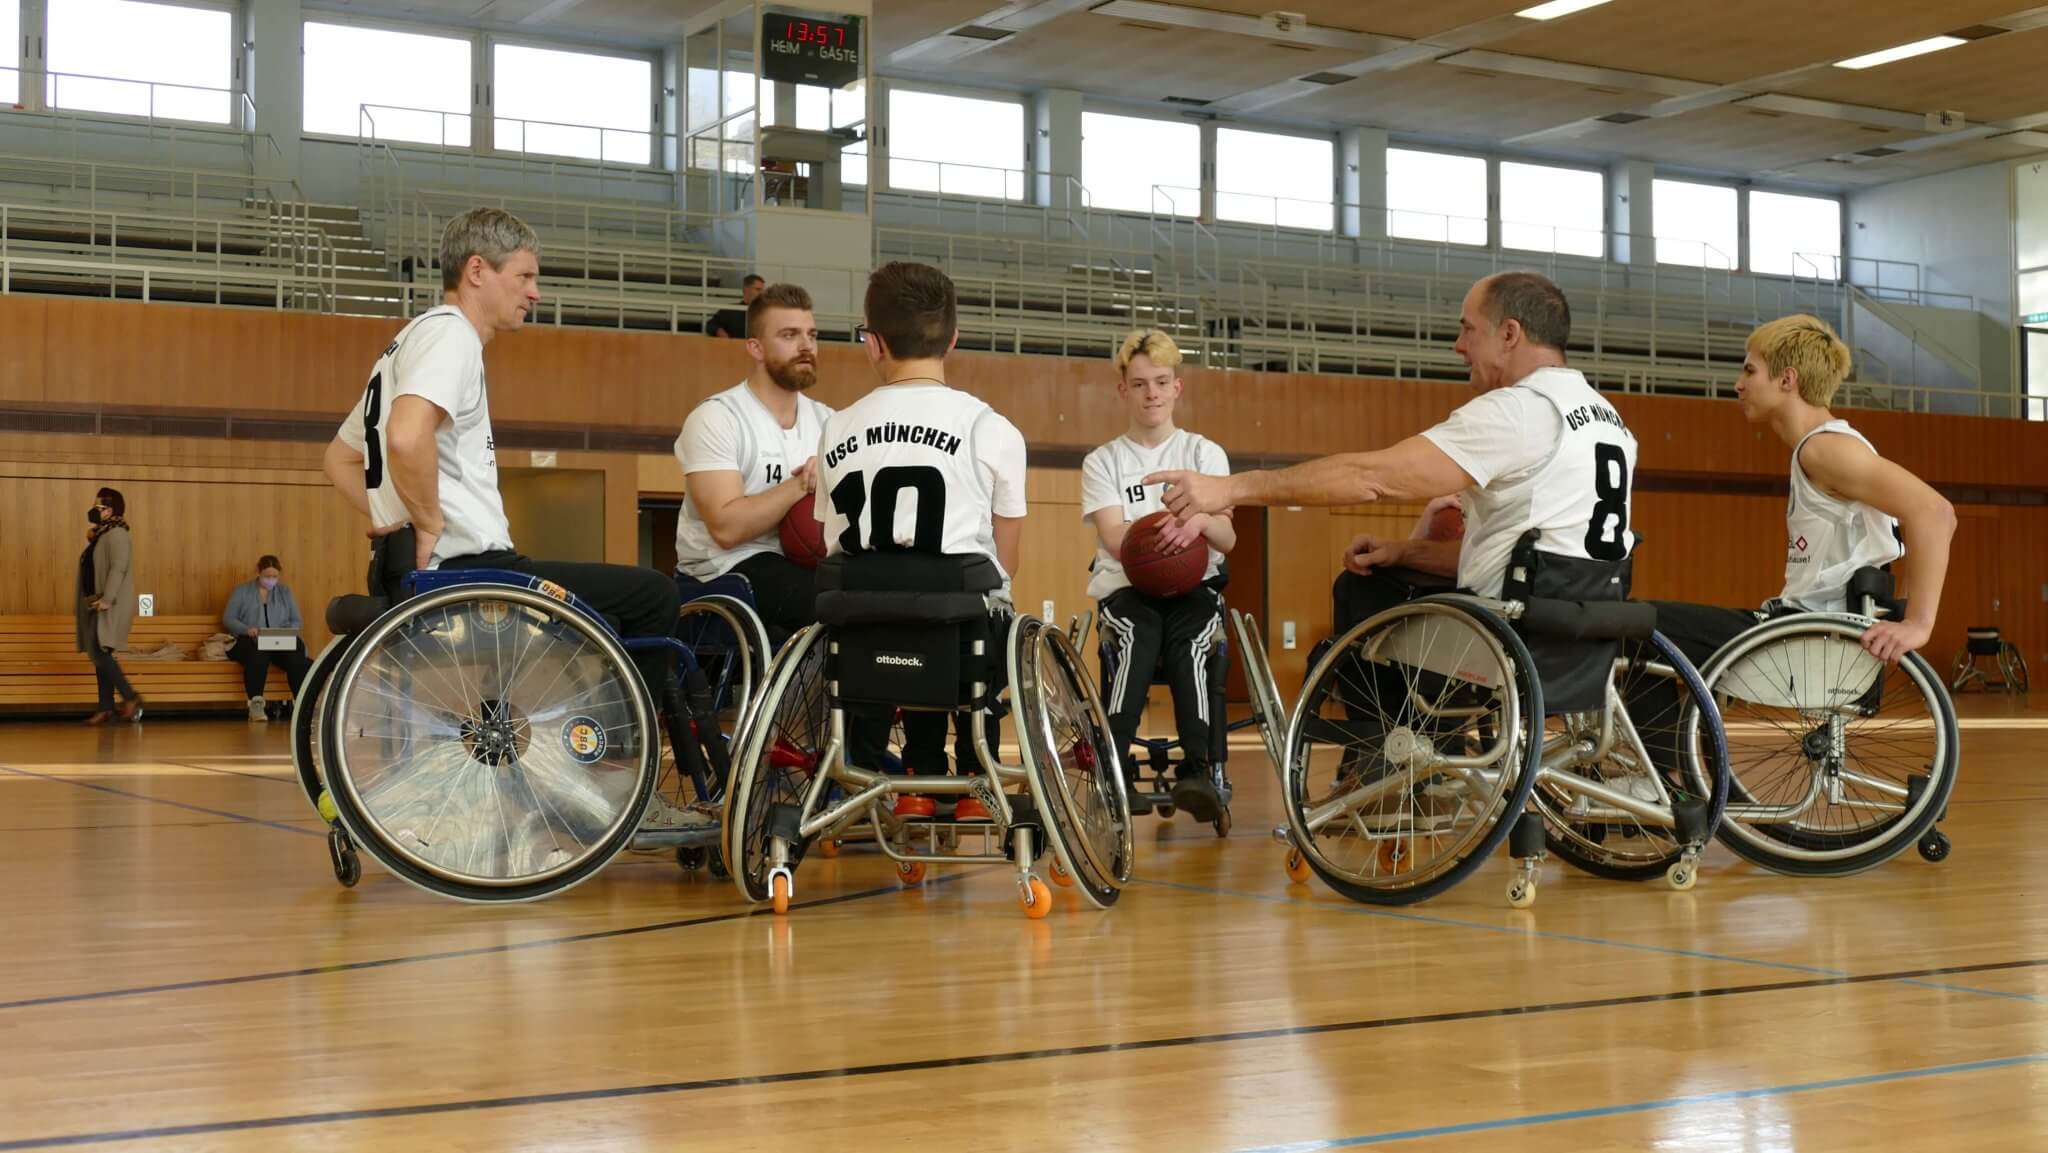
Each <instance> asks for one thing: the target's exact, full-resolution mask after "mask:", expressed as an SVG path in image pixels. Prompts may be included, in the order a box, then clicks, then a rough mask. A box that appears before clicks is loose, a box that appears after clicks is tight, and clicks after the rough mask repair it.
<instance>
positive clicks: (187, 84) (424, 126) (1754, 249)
mask: <svg viewBox="0 0 2048 1153" xmlns="http://www.w3.org/2000/svg"><path fill="white" fill-rule="evenodd" d="M48 13H49V14H48V22H49V23H48V51H47V61H46V62H47V67H48V71H49V75H48V77H47V79H46V85H47V91H46V93H45V100H46V102H47V103H48V104H49V105H50V106H51V107H55V108H69V109H77V110H83V111H93V112H106V113H113V114H116V115H136V116H149V117H152V118H162V119H175V120H194V121H203V122H211V123H218V124H226V123H231V122H233V121H235V120H236V119H237V117H236V115H235V109H234V107H233V79H232V77H233V71H234V69H233V58H234V44H233V40H234V32H233V11H232V8H231V5H230V4H229V3H227V2H226V0H220V2H218V3H216V2H213V0H187V2H184V3H176V4H172V3H157V2H150V0H62V2H61V3H53V4H51V5H49V8H48ZM20 42H21V40H20V4H19V3H17V2H14V0H0V44H4V45H5V46H6V48H5V51H7V52H10V53H18V52H19V48H20ZM476 45H477V42H476V40H475V38H474V37H470V36H463V35H454V34H448V33H441V32H436V31H430V30H417V31H415V30H400V29H397V28H391V27H384V26H376V25H369V24H359V23H333V22H328V21H324V20H320V19H309V20H307V21H306V24H305V40H304V107H303V117H304V129H305V131H307V132H312V133H320V134H329V135H338V136H363V137H374V138H377V139H382V140H390V141H405V142H413V143H424V144H435V145H445V146H450V147H467V146H469V145H470V144H471V143H472V142H473V141H474V140H475V139H476V133H474V132H473V131H472V125H471V116H472V115H473V114H474V113H475V112H476V110H477V108H478V96H479V95H482V96H483V97H484V101H485V103H487V105H488V112H489V115H490V117H491V125H490V129H491V131H490V139H491V142H492V145H493V147H495V148H496V149H499V150H501V151H507V152H530V153H542V154H547V155H555V156H570V157H578V158H584V159H590V160H601V161H605V162H610V163H621V164H636V165H646V164H653V163H656V162H658V161H659V160H660V159H661V157H660V155H659V150H658V149H656V148H655V135H654V133H655V124H656V121H657V119H658V111H657V109H656V107H655V100H656V94H655V86H654V73H655V69H654V60H653V57H652V56H651V55H630V54H603V53H593V52H588V51H572V50H569V49H565V48H554V47H540V46H534V45H526V44H515V43H503V42H499V41H496V40H492V41H489V42H488V45H489V52H488V67H489V77H488V81H486V82H483V83H479V81H478V78H477V77H475V76H474V75H473V73H474V70H475V63H476V61H477V60H478V58H479V53H478V52H477V51H476ZM18 62H19V61H18V59H16V58H14V57H11V56H7V55H0V101H4V102H8V103H11V102H13V101H14V100H15V99H18V97H19V73H18V71H17V70H16V69H15V67H14V65H16V64H18ZM698 71H700V70H698V69H692V70H691V76H690V84H691V88H692V96H693V97H696V96H697V95H698V94H697V92H696V89H697V88H698V87H700V86H701V85H702V84H703V83H705V81H706V78H707V77H708V82H709V83H710V84H711V85H712V86H714V87H716V86H718V85H720V83H721V82H722V85H723V89H724V91H723V93H722V95H720V94H713V95H712V96H711V97H709V99H710V100H711V105H712V106H713V107H718V108H722V110H723V113H724V114H725V115H727V116H734V115H736V114H740V113H748V110H749V109H753V108H757V107H758V108H759V109H760V110H761V111H760V118H761V120H762V122H763V123H764V124H774V123H775V122H776V116H777V109H778V106H783V105H786V106H789V107H785V108H784V109H783V110H784V112H790V111H792V110H793V120H794V126H795V127H798V128H811V129H826V128H840V127H845V126H850V125H856V124H859V123H860V122H861V121H862V120H863V119H864V117H865V93H864V92H863V91H862V90H861V89H860V86H859V85H857V84H856V85H854V86H852V87H850V88H848V89H845V90H840V91H828V90H827V89H824V88H817V87H812V86H806V85H799V86H797V87H796V89H795V92H794V99H793V101H791V100H781V101H779V100H778V99H777V96H778V93H777V91H776V86H775V84H774V82H773V81H768V80H762V81H759V87H758V89H755V88H753V87H752V85H753V84H754V78H753V77H752V76H751V75H750V74H748V73H730V72H729V73H726V74H724V75H723V76H720V75H719V74H718V73H716V72H709V73H707V74H706V77H699V76H698V75H697V72H698ZM1025 113H1026V106H1025V102H1024V99H1023V98H1021V97H1016V96H1005V95H998V94H989V95H966V94H959V93H951V92H936V91H927V90H923V89H920V88H916V87H911V86H892V87H891V88H890V90H889V106H888V123H889V125H890V141H891V148H890V153H889V171H888V183H889V185H890V186H891V187H893V188H896V189H901V190H906V191H927V192H938V193H943V194H947V195H958V196H975V197H986V198H989V199H996V200H1011V201H1021V200H1024V199H1026V198H1027V192H1028V189H1027V184H1028V182H1027V180H1026V178H1025V177H1026V152H1025V142H1026V140H1027V133H1026V130H1025V118H1026V117H1025ZM748 114H749V115H751V113H748ZM691 119H692V120H693V121H695V120H697V119H700V118H699V117H698V116H697V114H696V113H695V112H694V111H693V112H692V113H691ZM1080 153H1081V171H1080V172H1079V173H1073V174H1068V173H1060V174H1057V175H1059V176H1062V177H1064V176H1068V175H1073V176H1076V177H1078V179H1079V181H1080V183H1081V185H1082V186H1083V187H1084V188H1085V189H1086V190H1087V197H1088V203H1089V204H1090V205H1091V206H1092V207H1095V208H1098V209H1108V210H1113V211H1124V212H1137V213H1148V214H1155V215H1161V216H1174V217H1195V216H1198V215H1200V213H1201V211H1202V201H1203V187H1202V185H1203V169H1202V159H1203V158H1202V130H1201V128H1200V126H1198V125H1196V124H1194V123H1190V122H1188V121H1186V120H1176V119H1160V118H1156V117H1146V116H1127V115H1119V114H1115V113H1109V112H1100V111H1085V112H1083V113H1082V116H1081V149H1080ZM1214 160H1215V169H1214V172H1215V176H1214V213H1215V217H1216V219H1217V220H1219V221H1228V222H1235V223H1247V224H1256V225H1267V226H1273V227H1280V228H1297V229H1304V230H1310V231H1322V232H1328V231H1332V230H1333V229H1334V228H1335V226H1336V223H1337V219H1336V213H1337V209H1338V208H1339V207H1355V208H1359V209H1361V210H1363V211H1377V210H1378V209H1379V206H1372V205H1365V206H1342V205H1340V204H1339V203H1338V197H1337V194H1336V193H1337V190H1336V147H1335V142H1334V139H1333V138H1332V137H1330V136H1327V135H1311V134H1302V133H1285V132H1270V131H1254V130H1251V129H1245V128H1236V127H1225V126H1219V127H1218V128H1217V129H1216V130H1215V157H1214ZM867 167H868V165H867V148H866V143H865V141H862V142H860V143H858V144H856V145H854V146H853V147H850V148H848V149H847V151H846V154H845V166H844V169H843V172H842V175H843V178H844V179H845V181H846V182H847V183H849V184H854V185H862V184H866V183H867V181H868V172H867ZM1496 172H1497V178H1498V186H1497V192H1496V189H1495V188H1494V187H1492V186H1491V183H1490V182H1491V181H1492V180H1493V179H1494V175H1495V173H1496ZM1386 190H1387V192H1386V204H1385V206H1384V211H1385V213H1386V228H1387V233H1388V235H1390V236H1394V237H1399V238H1404V239H1415V240H1427V241H1435V242H1438V243H1447V244H1465V245H1474V246H1483V245H1487V244H1489V243H1494V242H1496V238H1497V242H1498V243H1499V244H1500V246H1501V247H1503V248H1508V249H1515V250H1521V251H1532V252H1555V253H1560V254H1565V255H1573V256H1585V257H1599V256H1601V255H1602V254H1604V252H1605V251H1606V247H1607V230H1606V217H1607V205H1606V176H1605V174H1604V173H1602V172H1600V171H1598V170H1596V169H1588V168H1575V167H1567V166H1558V165H1547V164H1535V163H1527V162H1522V161H1510V160H1502V161H1498V162H1497V163H1496V162H1493V161H1489V160H1488V159H1487V158H1485V157H1482V156H1475V155H1461V154H1457V153H1451V152H1437V151H1423V150H1418V149H1412V148H1391V149H1388V150H1387V154H1386ZM1738 195H1739V193H1738V190H1737V189H1736V188H1734V187H1732V186H1729V185H1719V184H1703V183H1694V182H1690V181H1682V180H1668V179H1658V180H1657V181H1656V182H1655V190H1654V199H1655V202H1654V208H1653V212H1652V216H1653V220H1652V222H1651V231H1652V232H1653V233H1654V235H1655V237H1656V240H1657V246H1656V247H1657V255H1658V259H1659V260H1660V261H1662V262H1665V263H1670V264H1685V265H1694V266H1700V267H1706V268H1725V269H1733V268H1736V267H1746V268H1748V269H1749V270H1751V271H1756V272H1765V273H1777V274H1781V275H1802V276H1814V275H1818V276H1822V277H1826V278H1831V279H1832V278H1837V277H1838V276H1839V266H1840V263H1841V259H1840V258H1841V219H1842V216H1841V213H1842V209H1841V202H1840V201H1839V200H1835V199H1831V198H1826V197H1811V196H1793V195H1786V194H1782V193H1775V192H1763V191H1750V192H1749V193H1748V202H1747V203H1748V210H1749V211H1748V237H1747V239H1748V245H1747V247H1748V251H1747V253H1746V254H1745V255H1746V257H1747V259H1746V261H1744V262H1742V263H1740V264H1738V259H1737V258H1738V253H1739V252H1740V250H1741V248H1742V245H1741V243H1740V234H1741V228H1740V225H1739V217H1738ZM1496 196H1497V204H1496ZM1496 223H1497V226H1498V232H1497V233H1496V232H1495V226H1496Z"/></svg>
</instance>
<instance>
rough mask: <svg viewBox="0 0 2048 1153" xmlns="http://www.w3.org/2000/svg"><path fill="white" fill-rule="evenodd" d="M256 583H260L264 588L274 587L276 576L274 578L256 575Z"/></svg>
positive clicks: (275, 585)
mask: <svg viewBox="0 0 2048 1153" xmlns="http://www.w3.org/2000/svg"><path fill="white" fill-rule="evenodd" d="M256 583H257V584H260V585H262V586H263V587H264V588H266V589H274V588H276V587H277V578H276V577H257V578H256Z"/></svg>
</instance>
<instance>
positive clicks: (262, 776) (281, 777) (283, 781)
mask: <svg viewBox="0 0 2048 1153" xmlns="http://www.w3.org/2000/svg"><path fill="white" fill-rule="evenodd" d="M159 763H160V764H166V765H176V766H178V767H179V768H181V769H197V770H199V771H200V772H202V773H220V774H223V775H225V776H230V777H247V778H249V779H250V780H252V781H272V782H275V783H277V784H280V785H290V786H291V787H293V788H295V789H296V788H299V787H301V786H300V784H299V777H298V774H297V773H290V774H278V773H245V772H243V771H242V770H240V769H222V768H216V767H215V766H213V765H195V764H193V763H192V762H191V761H162V762H159Z"/></svg>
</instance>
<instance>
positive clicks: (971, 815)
mask: <svg viewBox="0 0 2048 1153" xmlns="http://www.w3.org/2000/svg"><path fill="white" fill-rule="evenodd" d="M953 819H954V820H956V821H986V820H988V806H987V805H984V804H982V803H981V798H980V797H976V796H965V797H962V798H960V799H959V801H957V802H955V803H954V805H953Z"/></svg>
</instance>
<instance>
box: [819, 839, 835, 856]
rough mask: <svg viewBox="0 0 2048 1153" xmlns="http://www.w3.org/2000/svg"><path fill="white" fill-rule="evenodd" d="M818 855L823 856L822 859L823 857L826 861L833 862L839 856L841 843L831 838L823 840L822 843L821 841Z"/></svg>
mask: <svg viewBox="0 0 2048 1153" xmlns="http://www.w3.org/2000/svg"><path fill="white" fill-rule="evenodd" d="M818 855H819V856H821V857H823V858H825V859H826V860H828V861H829V860H831V859H832V858H834V857H836V856H838V855H839V842H838V841H835V840H833V839H832V838H830V837H827V838H825V839H824V840H822V841H819V842H818Z"/></svg>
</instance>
